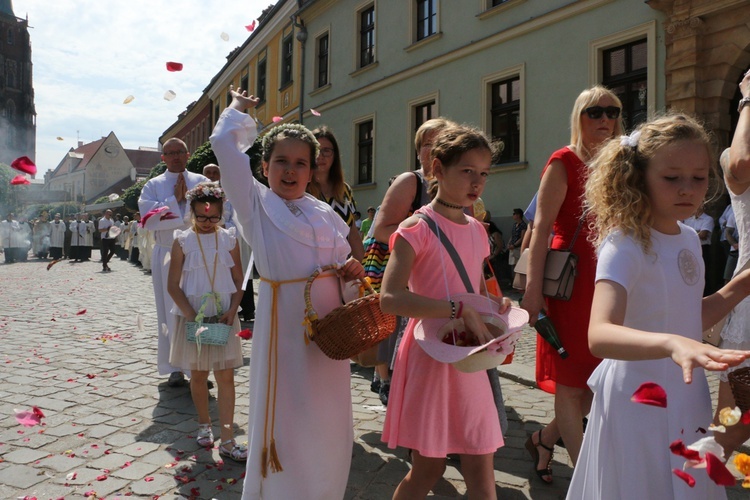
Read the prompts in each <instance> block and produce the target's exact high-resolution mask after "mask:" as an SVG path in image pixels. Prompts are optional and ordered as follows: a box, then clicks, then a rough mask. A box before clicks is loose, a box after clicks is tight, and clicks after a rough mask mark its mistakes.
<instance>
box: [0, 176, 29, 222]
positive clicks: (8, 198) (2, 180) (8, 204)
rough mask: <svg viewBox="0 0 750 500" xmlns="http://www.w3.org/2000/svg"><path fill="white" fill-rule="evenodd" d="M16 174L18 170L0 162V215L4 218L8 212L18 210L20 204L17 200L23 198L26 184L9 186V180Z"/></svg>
mask: <svg viewBox="0 0 750 500" xmlns="http://www.w3.org/2000/svg"><path fill="white" fill-rule="evenodd" d="M16 175H18V172H16V171H15V170H13V169H12V168H10V167H9V166H8V165H5V164H4V163H0V216H1V217H2V218H3V219H5V215H6V214H7V213H9V212H14V213H17V212H18V208H19V207H20V206H21V203H20V202H19V201H20V200H21V199H22V198H23V193H24V192H25V191H26V189H27V187H26V186H11V185H10V180H11V179H13V177H15V176H16Z"/></svg>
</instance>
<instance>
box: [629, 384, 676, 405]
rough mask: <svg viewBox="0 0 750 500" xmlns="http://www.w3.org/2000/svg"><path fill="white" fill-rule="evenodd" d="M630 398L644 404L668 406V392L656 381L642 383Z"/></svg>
mask: <svg viewBox="0 0 750 500" xmlns="http://www.w3.org/2000/svg"><path fill="white" fill-rule="evenodd" d="M630 400H631V401H632V402H634V403H641V404H644V405H651V406H658V407H660V408H666V407H667V393H666V392H665V391H664V389H663V388H662V387H661V386H660V385H659V384H656V383H654V382H644V383H642V384H641V386H640V387H639V388H638V389H637V390H636V391H635V392H634V393H633V396H632V397H631V398H630Z"/></svg>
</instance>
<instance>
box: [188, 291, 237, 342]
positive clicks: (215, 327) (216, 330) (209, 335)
mask: <svg viewBox="0 0 750 500" xmlns="http://www.w3.org/2000/svg"><path fill="white" fill-rule="evenodd" d="M209 298H213V299H214V302H215V304H216V316H221V313H222V311H221V302H220V301H219V300H218V298H217V297H216V296H215V295H214V294H212V293H206V294H204V295H203V296H202V297H201V308H200V309H199V310H198V314H197V315H196V316H195V321H188V322H187V323H186V324H185V330H186V331H187V341H188V342H191V343H193V344H198V347H200V346H201V345H227V340H228V339H229V332H231V331H232V326H231V325H225V324H224V323H204V322H203V318H204V313H205V312H206V303H207V301H208V299H209ZM201 327H204V328H206V329H205V330H203V331H202V332H201V333H200V334H199V335H196V332H197V331H198V329H199V328H201Z"/></svg>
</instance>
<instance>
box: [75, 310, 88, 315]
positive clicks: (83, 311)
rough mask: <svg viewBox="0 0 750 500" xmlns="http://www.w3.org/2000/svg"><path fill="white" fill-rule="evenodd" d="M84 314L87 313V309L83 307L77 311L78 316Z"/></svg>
mask: <svg viewBox="0 0 750 500" xmlns="http://www.w3.org/2000/svg"><path fill="white" fill-rule="evenodd" d="M84 314H86V309H81V310H80V311H78V312H77V313H76V316H83V315H84Z"/></svg>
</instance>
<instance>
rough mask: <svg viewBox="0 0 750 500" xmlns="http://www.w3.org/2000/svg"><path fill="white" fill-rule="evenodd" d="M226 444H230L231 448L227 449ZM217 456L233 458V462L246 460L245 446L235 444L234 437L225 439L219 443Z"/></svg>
mask: <svg viewBox="0 0 750 500" xmlns="http://www.w3.org/2000/svg"><path fill="white" fill-rule="evenodd" d="M227 445H231V446H232V448H231V449H227V448H226V446H227ZM219 456H222V457H224V458H228V459H230V460H234V461H235V462H240V463H244V462H247V446H245V445H244V444H237V442H236V441H235V440H234V439H227V440H226V441H224V442H222V443H221V444H220V445H219Z"/></svg>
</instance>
